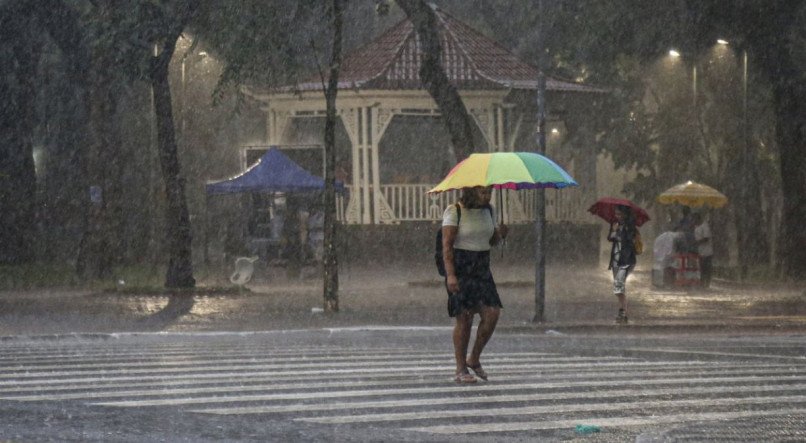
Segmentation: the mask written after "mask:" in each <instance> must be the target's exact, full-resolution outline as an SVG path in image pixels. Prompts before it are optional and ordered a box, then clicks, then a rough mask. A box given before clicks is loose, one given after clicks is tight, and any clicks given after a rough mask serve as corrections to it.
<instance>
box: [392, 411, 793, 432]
mask: <svg viewBox="0 0 806 443" xmlns="http://www.w3.org/2000/svg"><path fill="white" fill-rule="evenodd" d="M804 413H806V408H796V409H780V410H772V411H736V412H696V413H691V414H671V415H656V416H652V417H607V418H601V417H579V418H574V419H573V420H554V421H543V422H540V421H529V422H510V423H483V424H470V425H454V426H450V425H446V426H427V427H419V428H405V430H407V431H419V432H427V433H431V434H444V435H452V434H474V433H491V432H513V431H536V430H548V429H572V428H573V427H574V426H576V425H577V424H580V423H585V424H588V425H594V426H600V427H603V428H618V427H625V426H651V425H659V424H668V423H680V422H687V421H697V422H701V421H716V420H735V419H739V418H752V417H769V416H775V415H800V414H804Z"/></svg>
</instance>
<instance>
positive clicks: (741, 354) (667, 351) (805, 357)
mask: <svg viewBox="0 0 806 443" xmlns="http://www.w3.org/2000/svg"><path fill="white" fill-rule="evenodd" d="M626 350H627V351H632V352H655V353H665V354H685V355H718V356H720V357H750V358H763V359H771V358H775V359H781V360H797V361H801V362H804V363H806V355H775V354H749V353H744V352H719V351H695V350H688V349H655V348H628V349H626Z"/></svg>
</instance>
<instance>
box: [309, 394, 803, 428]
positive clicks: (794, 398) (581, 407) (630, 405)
mask: <svg viewBox="0 0 806 443" xmlns="http://www.w3.org/2000/svg"><path fill="white" fill-rule="evenodd" d="M783 402H786V403H806V395H783V396H768V397H741V398H736V397H725V398H713V397H709V398H697V399H683V400H653V401H652V402H651V403H648V404H636V403H635V402H634V401H632V400H629V399H628V400H626V401H621V402H609V403H595V404H594V403H584V404H559V405H551V406H526V407H510V408H485V409H461V410H449V411H423V412H399V413H392V414H366V415H341V416H332V417H303V418H296V419H295V420H297V421H305V422H312V423H322V424H347V423H371V422H382V421H414V420H434V419H439V418H470V417H500V416H504V415H540V414H564V413H569V412H583V411H584V412H596V411H614V410H615V411H623V410H625V409H641V410H643V411H644V412H646V411H647V410H656V409H660V408H679V407H692V406H693V407H697V408H707V407H717V406H738V405H769V404H780V403H783Z"/></svg>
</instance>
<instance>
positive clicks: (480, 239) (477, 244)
mask: <svg viewBox="0 0 806 443" xmlns="http://www.w3.org/2000/svg"><path fill="white" fill-rule="evenodd" d="M490 208H491V209H492V210H489V209H487V208H478V209H469V208H465V207H464V206H463V207H462V220H461V221H459V220H458V218H459V217H458V214H457V213H456V205H450V206H448V207H447V208H445V213H444V214H442V226H457V225H459V224H460V223H461V226H460V227H459V232H458V233H457V234H456V241H455V242H454V243H453V247H454V248H456V249H464V250H467V251H489V250H490V239H491V238H492V236H493V233H494V232H495V222H494V220H495V209H494V208H492V206H491V207H490Z"/></svg>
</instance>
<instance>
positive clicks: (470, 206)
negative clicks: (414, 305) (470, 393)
mask: <svg viewBox="0 0 806 443" xmlns="http://www.w3.org/2000/svg"><path fill="white" fill-rule="evenodd" d="M491 197H492V188H490V187H483V186H477V187H474V188H464V189H462V196H461V198H460V200H459V203H458V204H456V205H451V206H449V207H448V208H446V209H445V213H444V214H443V219H442V251H443V257H444V262H445V287H446V289H447V290H448V315H449V316H451V317H454V318H455V319H456V323H455V325H454V328H453V348H454V357H455V359H456V377H455V381H456V382H457V383H475V382H476V377H474V376H473V375H472V374H470V372H469V371H468V369H470V370H472V371H473V372H474V373H475V374H476V376H478V377H479V378H481V379H483V380H487V373H486V372H485V371H484V369H482V367H481V362H480V358H481V352H482V351H483V350H484V346H485V345H486V344H487V342H488V341H489V340H490V337H492V335H493V331H495V326H496V324H497V323H498V317H499V315H500V312H501V311H500V310H501V308H503V305H502V304H501V299H500V298H499V296H498V290H497V288H496V286H495V281H494V280H493V275H492V272H491V271H490V247H491V246H494V245H495V244H497V243H498V242H499V241H500V240H502V239H504V238H506V236H507V232H508V229H507V227H506V225H503V224H501V225H499V226H498V227H497V228H496V226H495V215H494V214H493V209H492V206H490V198H491ZM476 314H478V315H479V317H480V318H481V320H480V322H479V326H478V329H477V331H476V339H475V341H474V343H473V350H472V351H471V352H470V355H468V354H467V350H468V346H469V343H470V333H471V330H472V328H473V317H474V316H475V315H476Z"/></svg>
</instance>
